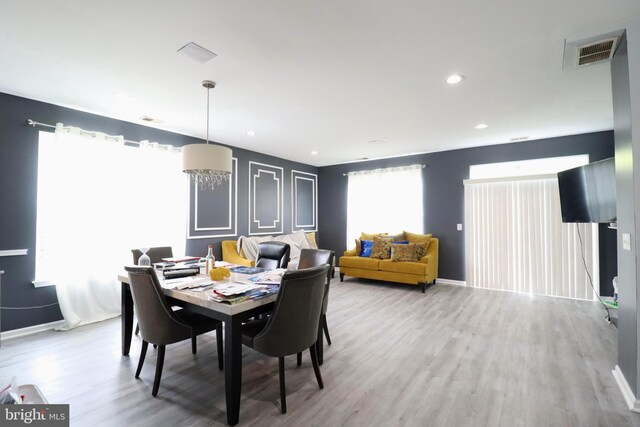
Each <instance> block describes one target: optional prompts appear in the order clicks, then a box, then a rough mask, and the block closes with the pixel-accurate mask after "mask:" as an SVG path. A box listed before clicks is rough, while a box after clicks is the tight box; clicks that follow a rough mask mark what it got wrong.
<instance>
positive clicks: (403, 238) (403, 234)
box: [389, 231, 407, 243]
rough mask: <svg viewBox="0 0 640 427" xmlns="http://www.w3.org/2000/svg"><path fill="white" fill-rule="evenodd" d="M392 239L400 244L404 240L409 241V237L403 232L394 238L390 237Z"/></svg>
mask: <svg viewBox="0 0 640 427" xmlns="http://www.w3.org/2000/svg"><path fill="white" fill-rule="evenodd" d="M389 237H391V238H393V243H398V242H402V241H404V240H407V236H406V235H405V232H404V231H403V232H402V233H400V234H395V235H393V236H389Z"/></svg>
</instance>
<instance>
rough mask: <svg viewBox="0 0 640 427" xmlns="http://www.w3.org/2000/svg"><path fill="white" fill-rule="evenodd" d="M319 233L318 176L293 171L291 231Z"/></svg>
mask: <svg viewBox="0 0 640 427" xmlns="http://www.w3.org/2000/svg"><path fill="white" fill-rule="evenodd" d="M298 230H306V231H318V175H316V174H313V173H308V172H302V171H297V170H292V171H291V231H292V232H293V231H298Z"/></svg>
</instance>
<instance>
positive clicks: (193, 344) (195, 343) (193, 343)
mask: <svg viewBox="0 0 640 427" xmlns="http://www.w3.org/2000/svg"><path fill="white" fill-rule="evenodd" d="M197 352H198V336H197V335H196V334H194V333H192V334H191V353H193V354H196V353H197Z"/></svg>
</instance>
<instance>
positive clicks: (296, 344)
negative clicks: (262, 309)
mask: <svg viewBox="0 0 640 427" xmlns="http://www.w3.org/2000/svg"><path fill="white" fill-rule="evenodd" d="M328 271H329V265H328V264H323V265H321V266H318V267H313V268H306V269H303V270H294V271H287V272H286V273H285V274H284V275H283V276H282V282H281V283H280V290H279V291H278V297H277V299H276V303H275V308H274V310H273V314H272V315H271V316H269V317H268V318H262V319H256V320H253V321H250V322H247V323H245V324H243V325H242V343H243V344H245V345H247V346H249V347H251V348H253V349H254V350H256V351H258V352H260V353H262V354H264V355H267V356H271V357H277V358H278V362H279V363H278V365H279V366H278V368H279V372H280V409H281V411H282V413H283V414H285V413H286V412H287V399H286V390H285V375H284V358H285V356H289V355H292V354H297V353H300V352H302V351H304V350H306V349H309V352H310V353H311V363H312V365H313V371H314V373H315V375H316V380H317V381H318V386H319V387H320V389H323V388H324V383H323V381H322V375H321V374H320V366H319V365H318V360H317V355H316V348H315V347H316V341H317V339H318V325H319V322H320V312H321V310H322V298H323V297H324V293H325V290H324V289H325V283H326V280H327V274H328Z"/></svg>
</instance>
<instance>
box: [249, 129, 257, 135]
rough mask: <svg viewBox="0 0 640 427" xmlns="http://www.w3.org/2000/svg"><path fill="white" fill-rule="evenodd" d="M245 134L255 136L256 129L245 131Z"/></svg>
mask: <svg viewBox="0 0 640 427" xmlns="http://www.w3.org/2000/svg"><path fill="white" fill-rule="evenodd" d="M247 135H249V136H256V131H255V130H248V131H247Z"/></svg>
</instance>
